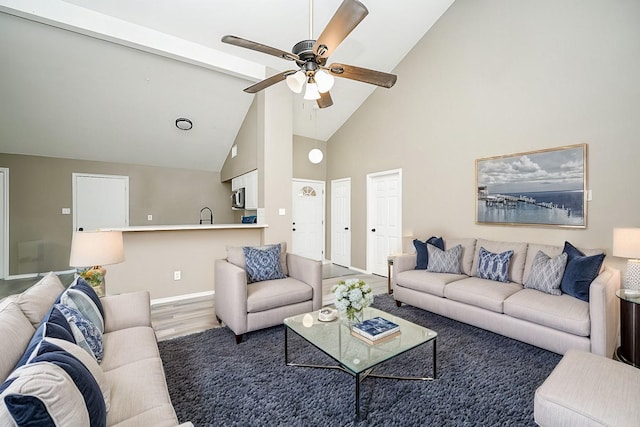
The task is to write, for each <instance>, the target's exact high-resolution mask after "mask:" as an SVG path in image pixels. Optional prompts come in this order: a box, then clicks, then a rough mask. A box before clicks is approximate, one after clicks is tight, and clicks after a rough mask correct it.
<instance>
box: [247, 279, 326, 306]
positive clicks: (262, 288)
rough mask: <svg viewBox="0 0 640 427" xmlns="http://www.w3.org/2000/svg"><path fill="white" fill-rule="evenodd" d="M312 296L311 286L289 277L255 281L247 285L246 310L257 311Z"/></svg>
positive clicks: (304, 299) (296, 301) (301, 300)
mask: <svg viewBox="0 0 640 427" xmlns="http://www.w3.org/2000/svg"><path fill="white" fill-rule="evenodd" d="M312 297H313V288H311V286H309V285H307V284H305V283H303V282H301V281H299V280H297V279H292V278H290V277H288V278H286V279H282V280H266V281H263V282H256V283H252V284H250V285H247V311H248V312H249V313H257V312H259V311H264V310H270V309H272V308H277V307H284V306H287V305H292V304H296V303H299V302H305V301H309V300H310V299H311V298H312Z"/></svg>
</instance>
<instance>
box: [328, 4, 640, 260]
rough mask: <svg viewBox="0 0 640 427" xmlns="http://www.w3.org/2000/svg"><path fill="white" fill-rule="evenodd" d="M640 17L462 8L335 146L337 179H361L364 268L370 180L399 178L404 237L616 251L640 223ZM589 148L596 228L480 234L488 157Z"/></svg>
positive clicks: (540, 8)
mask: <svg viewBox="0 0 640 427" xmlns="http://www.w3.org/2000/svg"><path fill="white" fill-rule="evenodd" d="M638 16H640V2H637V1H623V0H617V1H602V0H564V1H561V2H558V1H554V0H543V1H517V2H515V1H508V0H491V1H489V0H485V1H478V0H457V1H456V2H455V3H454V4H453V5H452V6H451V7H450V8H449V10H447V12H445V14H444V15H443V16H442V18H441V19H440V20H439V21H438V22H437V23H436V24H435V26H434V27H433V28H432V29H431V30H430V31H429V32H428V33H427V34H426V35H425V37H424V38H423V39H422V40H421V41H420V42H419V43H418V44H417V45H416V46H415V48H414V49H413V50H412V51H411V52H410V53H409V55H408V56H407V57H406V58H405V59H404V60H403V61H402V62H401V64H400V65H399V66H398V67H397V68H396V69H395V72H396V73H397V74H398V83H397V84H396V86H395V87H393V88H392V89H390V90H385V89H377V90H376V91H375V92H374V93H373V94H372V95H371V96H370V97H369V98H368V100H367V101H366V102H365V104H364V105H363V106H362V107H361V108H360V109H359V110H358V111H357V112H356V113H355V114H354V115H353V116H352V117H351V118H350V119H349V120H348V121H347V122H346V124H345V125H344V126H343V127H342V128H341V129H340V130H339V131H338V132H337V133H336V134H335V135H334V137H332V138H331V139H330V141H329V143H328V159H329V161H328V165H327V181H330V180H332V179H337V178H343V177H347V176H351V178H352V191H351V194H352V204H351V209H352V221H351V223H352V225H353V227H352V239H353V241H352V264H353V265H354V266H355V267H359V268H365V267H366V257H365V254H366V232H365V225H364V224H365V219H366V212H365V206H366V203H365V201H366V183H365V175H366V174H367V173H371V172H377V171H383V170H389V169H396V168H402V171H403V194H404V199H403V213H404V214H403V234H411V233H412V234H413V235H414V236H416V237H419V238H423V239H424V238H427V237H429V236H431V235H444V236H445V237H446V236H479V237H486V238H492V239H503V240H511V241H512V240H525V241H530V242H541V243H550V244H559V245H562V244H563V243H564V241H565V240H570V241H571V242H574V243H575V244H577V245H580V246H584V247H602V248H605V249H607V250H608V252H609V253H610V251H611V244H612V231H613V228H614V227H618V226H640V216H639V214H638V212H640V198H639V197H638V194H639V192H638V189H637V188H636V185H637V182H639V181H640V168H638V166H637V162H638V160H639V159H640V144H639V143H638V137H639V135H640V121H639V120H638V117H640V102H639V101H638V100H639V99H640V80H639V79H638V76H639V75H640V55H638V52H640V25H638ZM577 143H587V144H588V150H589V159H588V180H589V182H588V187H589V188H590V189H591V190H592V191H593V201H591V202H589V203H588V228H586V229H583V230H575V229H564V228H563V229H560V228H542V227H513V226H488V225H476V224H475V206H474V202H475V191H476V190H475V160H476V159H478V158H484V157H490V156H496V155H503V154H512V153H518V152H523V151H531V150H538V149H544V148H551V147H559V146H564V145H570V144H577ZM363 153H366V155H363ZM327 201H330V197H327ZM327 212H328V213H330V212H331V209H330V206H328V207H327ZM327 224H328V225H329V224H331V221H330V219H328V220H327ZM327 236H329V239H330V232H329V230H327ZM326 247H327V248H330V247H331V244H330V242H327V245H326Z"/></svg>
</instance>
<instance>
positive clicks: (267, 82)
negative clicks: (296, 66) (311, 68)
mask: <svg viewBox="0 0 640 427" xmlns="http://www.w3.org/2000/svg"><path fill="white" fill-rule="evenodd" d="M295 72H296V70H287V71H283V72H281V73H278V74H275V75H273V76H271V77H269V78H266V79H264V80H262V81H259V82H258V83H256V84H254V85H251V86H249V87H248V88H245V89H243V90H244V91H245V92H247V93H257V92H260V91H261V90H262V89H266V88H268V87H269V86H271V85H274V84H276V83H280V82H281V81H283V80H284V79H286V78H287V76H288V75H289V74H293V73H295Z"/></svg>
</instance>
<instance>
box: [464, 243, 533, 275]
mask: <svg viewBox="0 0 640 427" xmlns="http://www.w3.org/2000/svg"><path fill="white" fill-rule="evenodd" d="M480 248H485V250H487V251H489V252H493V253H501V252H506V251H509V250H512V251H513V256H512V257H511V261H510V262H509V280H511V281H512V282H516V283H519V284H522V279H523V277H522V276H523V274H524V261H525V259H526V257H527V244H526V243H516V242H497V241H494V240H485V239H478V241H477V242H476V251H475V254H474V257H473V266H472V267H471V274H470V275H471V276H477V275H478V259H479V256H480Z"/></svg>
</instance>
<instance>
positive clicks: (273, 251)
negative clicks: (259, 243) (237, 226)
mask: <svg viewBox="0 0 640 427" xmlns="http://www.w3.org/2000/svg"><path fill="white" fill-rule="evenodd" d="M243 252H244V258H245V263H246V271H247V282H248V283H254V282H262V281H264V280H275V279H284V278H285V275H284V274H283V273H282V268H281V267H280V245H274V246H270V247H268V248H266V249H259V248H252V247H250V246H246V247H244V248H243Z"/></svg>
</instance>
